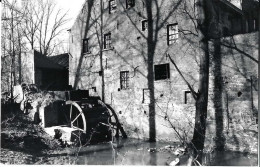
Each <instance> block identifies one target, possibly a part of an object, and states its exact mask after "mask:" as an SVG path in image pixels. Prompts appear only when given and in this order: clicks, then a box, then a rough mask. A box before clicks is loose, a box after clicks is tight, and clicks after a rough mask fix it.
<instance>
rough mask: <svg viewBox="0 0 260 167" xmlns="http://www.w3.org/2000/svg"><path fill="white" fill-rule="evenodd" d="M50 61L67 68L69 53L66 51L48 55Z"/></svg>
mask: <svg viewBox="0 0 260 167" xmlns="http://www.w3.org/2000/svg"><path fill="white" fill-rule="evenodd" d="M48 58H49V59H50V60H51V61H53V62H55V63H57V64H59V65H61V66H63V67H65V68H67V69H68V68H69V54H68V53H64V54H60V55H56V56H50V57H48Z"/></svg>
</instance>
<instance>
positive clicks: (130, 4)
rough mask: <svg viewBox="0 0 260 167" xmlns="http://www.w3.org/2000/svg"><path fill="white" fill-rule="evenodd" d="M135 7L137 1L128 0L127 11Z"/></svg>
mask: <svg viewBox="0 0 260 167" xmlns="http://www.w3.org/2000/svg"><path fill="white" fill-rule="evenodd" d="M134 6H135V0H126V9H128V8H131V7H134Z"/></svg>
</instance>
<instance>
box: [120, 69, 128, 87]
mask: <svg viewBox="0 0 260 167" xmlns="http://www.w3.org/2000/svg"><path fill="white" fill-rule="evenodd" d="M120 88H121V89H128V88H129V71H121V72H120Z"/></svg>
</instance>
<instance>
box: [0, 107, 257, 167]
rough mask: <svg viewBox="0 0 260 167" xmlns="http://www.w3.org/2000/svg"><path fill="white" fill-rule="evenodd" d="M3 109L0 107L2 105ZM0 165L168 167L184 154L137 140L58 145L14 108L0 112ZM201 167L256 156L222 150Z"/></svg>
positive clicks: (245, 162)
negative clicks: (79, 145)
mask: <svg viewBox="0 0 260 167" xmlns="http://www.w3.org/2000/svg"><path fill="white" fill-rule="evenodd" d="M2 107H3V106H2ZM1 126H2V128H1V155H0V157H1V158H0V162H1V164H48V165H63V164H65V165H66V164H77V165H168V164H169V163H171V162H172V161H175V160H176V159H178V161H179V163H178V165H182V166H185V164H186V161H187V158H188V155H187V153H185V152H183V153H180V154H176V150H177V149H178V148H180V147H181V146H180V145H179V143H176V142H170V141H168V142H165V141H158V142H156V143H149V142H147V141H143V140H137V139H120V140H115V141H113V142H106V143H99V144H95V145H86V146H84V147H76V146H62V145H61V143H60V141H58V140H57V139H53V138H51V137H50V136H49V135H48V134H47V133H46V132H45V131H44V129H43V128H42V127H41V126H40V125H37V124H35V123H34V121H33V120H31V118H30V117H28V116H27V115H25V114H24V113H22V112H21V111H19V109H18V107H14V108H13V109H12V111H11V109H10V108H2V110H1ZM203 163H204V164H203V165H214V166H215V165H217V166H222V165H223V166H257V163H258V158H257V154H252V153H249V152H239V151H230V150H226V151H223V152H214V151H213V152H211V153H209V154H205V155H204V158H203Z"/></svg>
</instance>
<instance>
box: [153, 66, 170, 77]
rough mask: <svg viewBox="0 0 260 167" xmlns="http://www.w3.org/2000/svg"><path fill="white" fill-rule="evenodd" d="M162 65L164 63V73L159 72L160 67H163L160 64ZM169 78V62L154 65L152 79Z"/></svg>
mask: <svg viewBox="0 0 260 167" xmlns="http://www.w3.org/2000/svg"><path fill="white" fill-rule="evenodd" d="M164 65H165V74H161V72H162V70H161V69H162V68H163V67H162V66H164ZM160 66H161V67H160ZM158 68H159V69H160V70H159V69H158ZM170 78H171V75H170V64H169V63H164V64H157V65H154V80H155V81H160V80H167V79H170Z"/></svg>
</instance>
